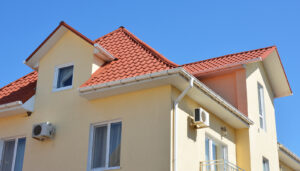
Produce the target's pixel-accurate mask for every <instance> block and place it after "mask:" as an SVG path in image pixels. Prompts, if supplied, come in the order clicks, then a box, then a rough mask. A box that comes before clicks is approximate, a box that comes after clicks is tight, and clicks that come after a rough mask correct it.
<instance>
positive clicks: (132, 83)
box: [79, 68, 253, 128]
mask: <svg viewBox="0 0 300 171" xmlns="http://www.w3.org/2000/svg"><path fill="white" fill-rule="evenodd" d="M191 76H192V75H190V74H188V73H187V72H186V71H185V70H184V69H182V68H176V69H171V70H166V71H161V72H157V73H152V74H146V75H142V76H137V77H132V78H127V79H123V80H118V81H113V82H108V83H104V84H99V85H95V86H90V87H83V88H80V89H79V93H80V95H81V96H82V97H85V98H87V99H88V100H93V99H98V98H104V97H109V96H113V95H119V94H123V93H128V92H133V91H138V90H142V89H146V88H151V87H158V86H163V85H173V86H174V87H176V88H177V89H179V90H181V91H183V90H184V89H185V88H186V87H187V86H188V85H189V78H188V77H191ZM192 77H193V76H192ZM194 79H195V82H194V84H195V86H194V87H193V88H192V89H191V90H190V91H189V92H188V94H187V95H188V96H189V97H191V98H192V99H193V100H195V101H196V102H198V103H199V104H200V105H201V106H202V107H204V108H205V109H206V110H208V111H209V112H211V113H213V114H215V115H216V116H218V117H219V118H221V119H222V120H224V121H225V122H226V123H228V124H229V125H232V126H233V127H235V128H248V127H249V125H250V124H252V123H253V122H252V121H251V120H250V119H249V118H247V117H246V116H244V115H243V114H242V113H241V112H239V111H238V110H237V109H236V108H234V107H233V106H232V105H230V104H229V103H228V102H226V101H225V100H224V99H223V98H221V97H220V96H218V95H217V94H215V93H214V92H213V91H212V90H210V89H209V88H208V87H206V86H205V85H204V84H203V83H201V82H200V81H199V80H197V79H196V78H194ZM204 90H205V91H204Z"/></svg>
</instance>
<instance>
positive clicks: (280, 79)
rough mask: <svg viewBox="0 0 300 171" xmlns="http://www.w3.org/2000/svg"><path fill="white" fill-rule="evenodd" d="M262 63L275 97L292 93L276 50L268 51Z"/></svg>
mask: <svg viewBox="0 0 300 171" xmlns="http://www.w3.org/2000/svg"><path fill="white" fill-rule="evenodd" d="M262 63H263V65H264V69H265V70H266V74H267V76H268V78H269V81H270V83H271V87H272V90H273V92H274V96H275V98H278V97H284V96H290V95H292V91H291V89H290V86H289V83H288V80H287V77H286V75H285V71H284V69H283V66H282V64H281V61H280V58H279V56H278V53H277V51H276V50H274V51H273V52H272V53H270V55H269V56H268V57H266V59H264V60H263V61H262Z"/></svg>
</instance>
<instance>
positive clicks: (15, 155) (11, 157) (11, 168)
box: [0, 138, 26, 171]
mask: <svg viewBox="0 0 300 171" xmlns="http://www.w3.org/2000/svg"><path fill="white" fill-rule="evenodd" d="M25 143H26V138H16V139H8V140H0V161H1V162H0V170H1V171H22V167H23V159H24V152H25Z"/></svg>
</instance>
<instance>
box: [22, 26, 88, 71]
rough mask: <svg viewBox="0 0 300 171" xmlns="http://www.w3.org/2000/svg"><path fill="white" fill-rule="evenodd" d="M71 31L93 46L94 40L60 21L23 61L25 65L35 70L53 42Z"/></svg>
mask: <svg viewBox="0 0 300 171" xmlns="http://www.w3.org/2000/svg"><path fill="white" fill-rule="evenodd" d="M68 30H69V31H71V32H73V33H74V34H76V35H77V36H79V37H81V38H82V39H83V40H85V41H86V42H87V43H89V44H91V45H92V46H94V42H93V41H92V40H90V39H89V38H87V37H86V36H84V35H83V34H81V33H80V32H78V31H77V30H75V29H74V28H72V27H71V26H69V25H68V24H66V23H65V22H63V21H62V22H60V24H59V25H58V26H57V27H56V28H55V29H54V31H53V32H52V33H51V34H50V35H49V36H48V37H47V38H46V39H45V40H44V41H43V42H42V43H41V44H40V45H39V46H38V47H37V48H36V49H35V50H34V51H33V52H32V54H31V55H29V57H28V58H27V59H26V60H25V61H24V63H25V64H26V65H28V66H29V67H30V68H32V69H34V70H37V69H38V65H39V60H40V59H41V58H42V57H43V56H44V55H45V54H46V53H47V52H48V51H49V50H50V49H51V47H53V46H54V44H55V43H56V42H57V41H58V40H59V39H60V38H61V37H62V36H63V35H64V34H65V33H66V32H67V31H68Z"/></svg>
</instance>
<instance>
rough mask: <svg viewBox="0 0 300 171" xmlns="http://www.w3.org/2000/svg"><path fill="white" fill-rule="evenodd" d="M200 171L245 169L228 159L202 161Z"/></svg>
mask: <svg viewBox="0 0 300 171" xmlns="http://www.w3.org/2000/svg"><path fill="white" fill-rule="evenodd" d="M200 171H245V170H244V169H242V168H240V167H238V166H236V165H235V164H233V163H230V162H228V161H226V160H209V161H203V162H200Z"/></svg>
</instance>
